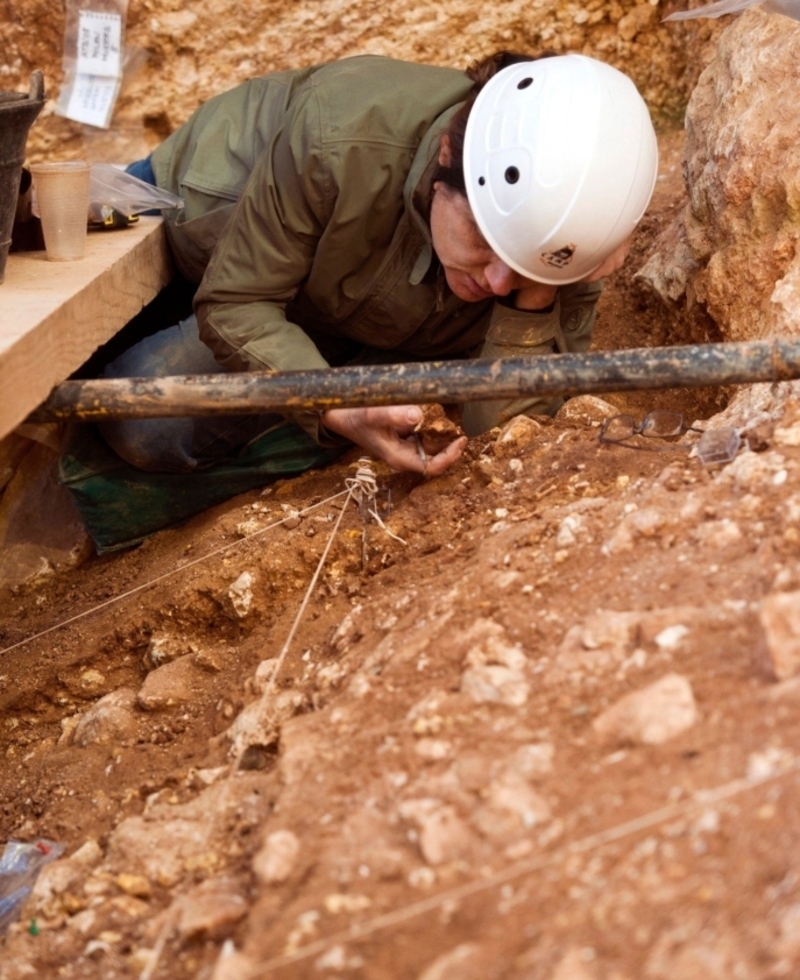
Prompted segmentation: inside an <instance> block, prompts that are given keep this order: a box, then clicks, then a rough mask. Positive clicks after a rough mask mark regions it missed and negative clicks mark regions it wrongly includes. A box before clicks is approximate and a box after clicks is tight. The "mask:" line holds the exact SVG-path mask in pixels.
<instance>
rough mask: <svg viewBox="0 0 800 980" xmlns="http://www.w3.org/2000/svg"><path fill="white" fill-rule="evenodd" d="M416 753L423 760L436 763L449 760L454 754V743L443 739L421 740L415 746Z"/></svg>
mask: <svg viewBox="0 0 800 980" xmlns="http://www.w3.org/2000/svg"><path fill="white" fill-rule="evenodd" d="M414 751H415V752H416V753H417V755H419V756H422V758H423V759H429V760H430V761H432V762H434V761H438V760H439V759H447V758H449V757H450V756H451V755H452V754H453V743H452V742H448V741H446V740H445V739H441V738H421V739H419V741H418V742H417V743H416V745H415V746H414Z"/></svg>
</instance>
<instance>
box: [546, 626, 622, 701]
mask: <svg viewBox="0 0 800 980" xmlns="http://www.w3.org/2000/svg"><path fill="white" fill-rule="evenodd" d="M640 621H641V614H640V613H635V612H617V611H616V610H610V609H601V610H598V612H596V613H592V614H591V615H590V616H587V618H586V619H585V620H584V621H583V622H582V623H579V624H577V625H575V626H571V627H570V628H569V629H568V630H567V632H566V635H565V636H564V639H563V640H562V641H561V646H560V647H559V648H558V653H557V655H556V658H555V662H554V664H553V666H552V667H551V668H550V670H549V671H548V673H547V675H546V680H547V682H548V683H552V684H555V683H560V682H562V681H565V680H573V681H578V680H581V679H582V678H583V677H584V675H585V674H602V673H605V672H607V671H609V670H612V669H616V668H617V667H619V666H620V665H621V664H622V663H623V662H624V661H625V659H626V657H628V655H629V654H630V652H631V650H632V649H633V646H634V643H635V641H636V639H637V631H638V627H639V623H640Z"/></svg>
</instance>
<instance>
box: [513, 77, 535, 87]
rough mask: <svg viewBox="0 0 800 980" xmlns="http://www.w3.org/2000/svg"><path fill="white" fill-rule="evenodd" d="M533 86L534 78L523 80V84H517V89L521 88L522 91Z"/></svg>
mask: <svg viewBox="0 0 800 980" xmlns="http://www.w3.org/2000/svg"><path fill="white" fill-rule="evenodd" d="M531 85H533V79H532V78H523V79H522V81H521V82H517V88H520V89H522V88H528V87H529V86H531Z"/></svg>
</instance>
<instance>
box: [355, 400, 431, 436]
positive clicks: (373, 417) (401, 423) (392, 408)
mask: <svg viewBox="0 0 800 980" xmlns="http://www.w3.org/2000/svg"><path fill="white" fill-rule="evenodd" d="M368 413H369V414H368V419H369V424H370V425H374V426H376V427H378V428H382V427H386V428H387V429H394V430H396V431H397V432H398V433H399V434H400V435H408V434H409V433H410V432H413V431H414V427H415V426H416V425H417V423H418V422H419V421H420V419H421V418H422V409H421V408H420V407H419V405H377V406H375V407H373V408H370V409H369V410H368Z"/></svg>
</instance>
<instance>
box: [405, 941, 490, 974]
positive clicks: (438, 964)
mask: <svg viewBox="0 0 800 980" xmlns="http://www.w3.org/2000/svg"><path fill="white" fill-rule="evenodd" d="M484 961H485V957H484V956H483V955H482V950H481V947H480V946H478V945H477V944H476V943H462V944H461V945H460V946H456V947H455V949H451V950H449V951H448V952H447V953H442V955H441V956H437V957H436V959H435V960H434V961H433V963H431V964H430V965H429V966H428V967H426V969H424V970H423V971H422V973H420V975H419V977H418V980H477V977H478V976H479V975H481V974H480V973H479V972H476V971H482V970H485V968H486V966H488V964H487V963H485V962H484ZM483 975H484V976H485V973H484V974H483Z"/></svg>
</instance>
